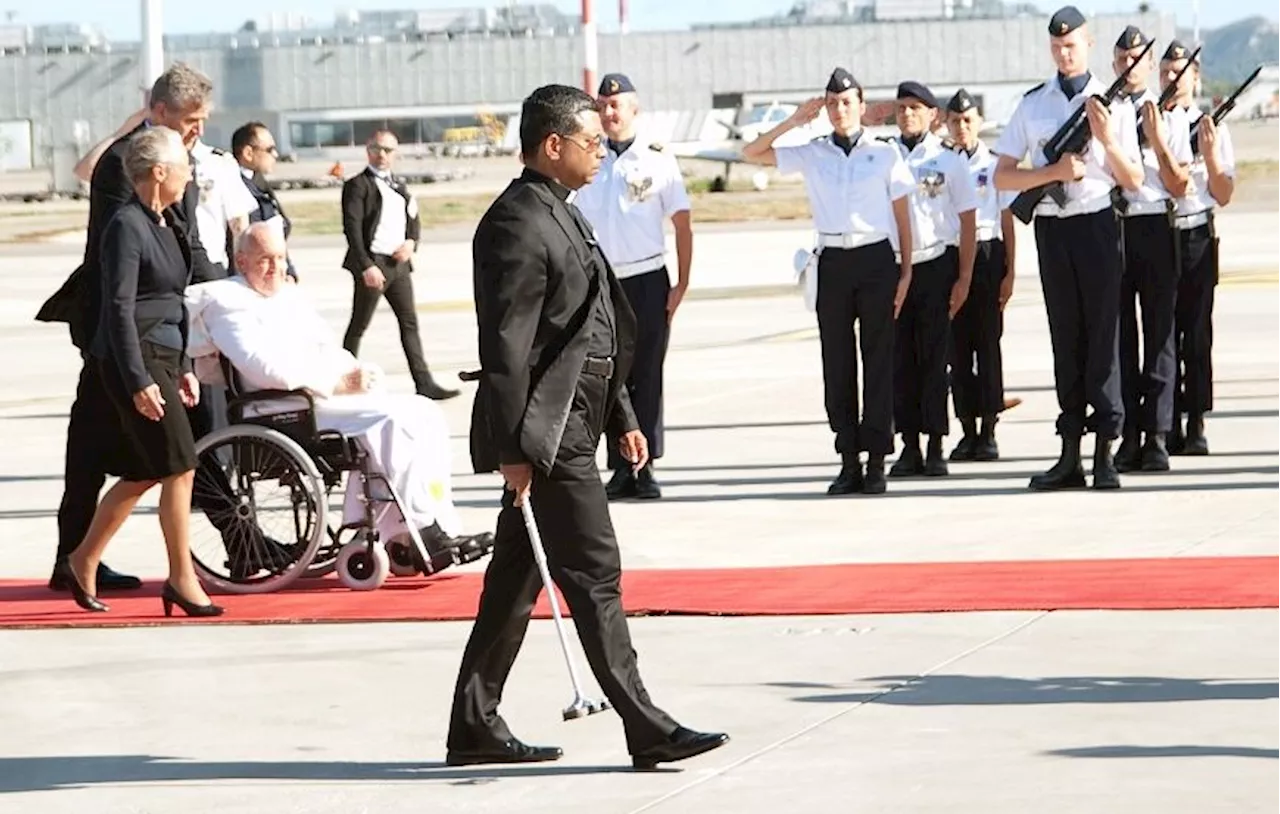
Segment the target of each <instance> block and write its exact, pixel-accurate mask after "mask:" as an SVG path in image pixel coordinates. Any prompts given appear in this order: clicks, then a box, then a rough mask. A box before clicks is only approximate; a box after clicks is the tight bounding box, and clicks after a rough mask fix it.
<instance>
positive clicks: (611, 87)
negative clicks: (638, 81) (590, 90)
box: [598, 73, 636, 96]
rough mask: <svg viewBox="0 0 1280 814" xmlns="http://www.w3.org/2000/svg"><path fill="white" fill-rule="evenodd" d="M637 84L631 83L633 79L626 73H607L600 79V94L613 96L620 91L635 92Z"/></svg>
mask: <svg viewBox="0 0 1280 814" xmlns="http://www.w3.org/2000/svg"><path fill="white" fill-rule="evenodd" d="M635 90H636V86H635V85H633V84H631V80H630V79H628V78H627V76H626V74H620V73H607V74H605V75H604V78H603V79H601V80H600V91H599V94H598V95H600V96H613V95H615V94H618V93H635Z"/></svg>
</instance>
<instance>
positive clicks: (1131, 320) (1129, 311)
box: [1120, 214, 1181, 436]
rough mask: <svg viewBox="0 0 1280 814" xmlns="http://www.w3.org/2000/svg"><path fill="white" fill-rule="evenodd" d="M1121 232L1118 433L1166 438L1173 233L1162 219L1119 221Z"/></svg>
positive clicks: (1171, 370)
mask: <svg viewBox="0 0 1280 814" xmlns="http://www.w3.org/2000/svg"><path fill="white" fill-rule="evenodd" d="M1121 230H1122V232H1123V237H1124V275H1123V277H1122V278H1121V282H1120V389H1121V392H1122V393H1123V395H1124V415H1125V421H1124V424H1125V426H1124V432H1125V435H1128V436H1134V435H1137V434H1138V433H1139V432H1143V433H1167V432H1169V431H1170V430H1171V429H1173V390H1174V383H1175V382H1174V380H1175V376H1176V372H1175V371H1176V368H1177V361H1176V359H1175V355H1174V335H1173V328H1174V309H1175V306H1176V303H1177V297H1178V278H1179V277H1180V276H1181V269H1179V267H1178V257H1177V250H1176V246H1175V243H1174V241H1175V240H1177V232H1176V230H1175V229H1174V228H1173V224H1172V222H1171V221H1170V220H1169V216H1168V215H1165V214H1158V215H1137V216H1134V217H1130V218H1124V219H1123V220H1122V221H1121ZM1139 306H1140V307H1141V309H1142V339H1141V341H1139V339H1138V313H1137V309H1138V307H1139ZM1139 345H1141V355H1142V361H1141V363H1139V361H1138V355H1139Z"/></svg>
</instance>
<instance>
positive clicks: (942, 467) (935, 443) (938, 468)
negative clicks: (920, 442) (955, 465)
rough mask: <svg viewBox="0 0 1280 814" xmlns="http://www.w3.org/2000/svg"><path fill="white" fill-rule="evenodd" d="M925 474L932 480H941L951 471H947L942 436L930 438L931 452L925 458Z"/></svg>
mask: <svg viewBox="0 0 1280 814" xmlns="http://www.w3.org/2000/svg"><path fill="white" fill-rule="evenodd" d="M924 474H925V476H926V477H930V478H941V477H944V476H946V475H948V474H950V471H949V470H948V469H947V459H946V458H944V457H942V436H941V435H931V436H929V450H928V452H927V453H926V454H925V458H924Z"/></svg>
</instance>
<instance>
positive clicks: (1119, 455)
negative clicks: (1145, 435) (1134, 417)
mask: <svg viewBox="0 0 1280 814" xmlns="http://www.w3.org/2000/svg"><path fill="white" fill-rule="evenodd" d="M1140 466H1142V433H1140V432H1138V431H1137V430H1125V433H1124V438H1123V439H1121V441H1120V448H1119V449H1117V450H1116V457H1115V467H1116V471H1117V472H1132V471H1133V470H1135V469H1137V468H1138V467H1140Z"/></svg>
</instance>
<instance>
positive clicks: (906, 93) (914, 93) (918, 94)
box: [898, 82, 938, 107]
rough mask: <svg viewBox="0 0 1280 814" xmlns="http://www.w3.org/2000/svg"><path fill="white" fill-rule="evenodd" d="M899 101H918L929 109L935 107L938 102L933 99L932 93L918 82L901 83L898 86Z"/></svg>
mask: <svg viewBox="0 0 1280 814" xmlns="http://www.w3.org/2000/svg"><path fill="white" fill-rule="evenodd" d="M898 98H899V99H919V100H920V101H922V102H924V103H925V104H926V105H928V106H929V107H937V106H938V100H937V99H935V98H934V97H933V92H932V91H930V90H929V89H928V88H926V87H925V86H924V85H922V84H920V83H919V82H903V83H902V84H900V85H898Z"/></svg>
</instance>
